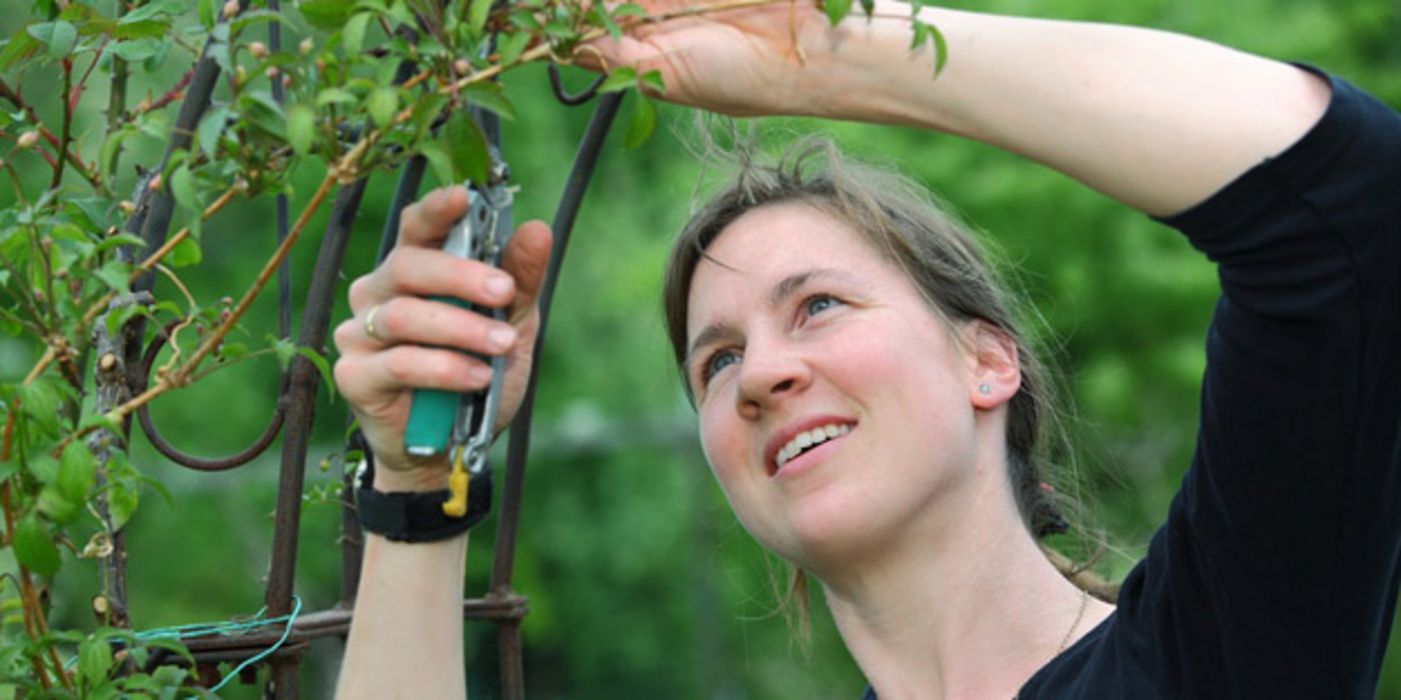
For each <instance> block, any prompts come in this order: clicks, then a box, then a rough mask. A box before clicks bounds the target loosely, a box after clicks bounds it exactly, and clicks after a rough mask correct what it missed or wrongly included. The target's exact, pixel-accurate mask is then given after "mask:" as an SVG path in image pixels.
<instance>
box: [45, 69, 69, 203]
mask: <svg viewBox="0 0 1401 700" xmlns="http://www.w3.org/2000/svg"><path fill="white" fill-rule="evenodd" d="M60 63H61V64H62V65H63V91H62V92H60V93H59V94H60V95H61V96H62V97H61V98H60V99H62V100H63V121H62V125H61V126H60V127H59V134H60V136H59V140H58V152H59V153H60V154H67V153H68V139H69V134H68V130H69V129H70V128H71V127H72V124H73V109H72V108H71V107H70V105H72V104H73V101H72V100H70V99H68V93H69V91H71V90H72V89H73V59H71V58H64V59H63V60H62V61H61V62H60ZM63 164H64V159H63V158H62V157H60V158H59V159H58V165H55V166H54V177H53V180H52V181H51V182H50V183H49V189H51V190H56V189H58V187H59V185H62V184H63Z"/></svg>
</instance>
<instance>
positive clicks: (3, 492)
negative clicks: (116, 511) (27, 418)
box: [0, 401, 53, 690]
mask: <svg viewBox="0 0 1401 700" xmlns="http://www.w3.org/2000/svg"><path fill="white" fill-rule="evenodd" d="M17 410H19V402H18V401H16V402H15V406H14V409H13V410H12V411H11V412H10V420H9V421H7V422H6V425H5V436H6V437H7V438H8V437H9V434H10V424H11V423H13V420H14V411H17ZM5 442H6V445H5V446H6V448H7V449H6V453H7V454H6V457H8V456H9V455H8V452H9V450H8V447H9V440H6V441H5ZM0 508H3V509H4V512H5V532H6V534H8V535H9V536H10V537H11V538H13V537H14V532H15V514H14V508H13V507H12V506H11V505H10V481H9V480H8V479H6V480H5V481H4V482H3V483H0ZM32 587H33V584H32V582H31V581H30V580H29V569H28V568H27V567H25V566H24V565H23V564H20V565H19V601H20V608H21V610H23V612H24V632H25V634H27V635H29V640H30V641H31V642H33V643H34V644H35V645H38V643H39V633H38V625H37V624H36V623H35V622H34V617H35V615H36V612H35V610H34V609H33V606H31V605H30V600H31V596H30V592H31V589H32ZM37 614H38V615H39V616H42V615H43V611H39V612H38V613H37ZM29 663H30V665H31V666H33V667H34V675H35V677H37V678H38V679H39V685H41V686H43V688H44V690H49V689H51V688H53V681H51V680H49V674H48V671H47V669H45V668H44V662H43V660H42V659H41V658H39V657H38V656H30V657H29Z"/></svg>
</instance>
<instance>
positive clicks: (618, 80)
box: [598, 66, 637, 92]
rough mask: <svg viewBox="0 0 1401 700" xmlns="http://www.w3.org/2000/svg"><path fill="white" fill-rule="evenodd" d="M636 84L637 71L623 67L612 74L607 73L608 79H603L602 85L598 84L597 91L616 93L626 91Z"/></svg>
mask: <svg viewBox="0 0 1401 700" xmlns="http://www.w3.org/2000/svg"><path fill="white" fill-rule="evenodd" d="M636 84H637V71H635V70H633V69H631V68H628V67H627V66H623V67H620V68H615V69H614V70H613V72H612V73H609V74H608V77H607V78H604V79H603V82H602V83H599V85H598V91H599V92H618V91H621V90H626V89H628V88H630V87H632V86H633V85H636Z"/></svg>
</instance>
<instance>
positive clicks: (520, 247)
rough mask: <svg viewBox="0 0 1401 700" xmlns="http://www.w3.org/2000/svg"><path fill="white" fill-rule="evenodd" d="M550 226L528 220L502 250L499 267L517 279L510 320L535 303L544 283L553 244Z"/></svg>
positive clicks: (513, 319)
mask: <svg viewBox="0 0 1401 700" xmlns="http://www.w3.org/2000/svg"><path fill="white" fill-rule="evenodd" d="M553 238H554V236H553V234H551V233H550V227H549V226H546V225H545V222H543V221H527V222H525V223H524V224H521V226H520V228H517V229H516V232H515V234H514V235H512V236H511V240H510V242H509V243H507V244H506V250H504V251H502V253H501V269H502V270H505V271H506V272H507V273H509V274H510V275H511V277H514V278H515V280H516V299H515V303H514V304H512V308H511V320H512V321H515V320H516V319H517V318H519V317H520V314H521V313H522V312H527V311H529V310H530V309H531V308H533V307H534V306H535V302H536V301H537V300H538V298H539V296H540V288H541V286H543V285H544V282H545V270H546V268H548V267H549V264H550V246H551V244H552V243H553Z"/></svg>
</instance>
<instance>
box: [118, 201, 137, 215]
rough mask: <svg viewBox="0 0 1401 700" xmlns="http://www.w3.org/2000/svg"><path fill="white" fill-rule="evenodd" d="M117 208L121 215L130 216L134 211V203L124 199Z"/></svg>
mask: <svg viewBox="0 0 1401 700" xmlns="http://www.w3.org/2000/svg"><path fill="white" fill-rule="evenodd" d="M117 208H118V209H121V210H122V213H123V214H130V213H132V212H134V211H136V202H133V201H131V200H129V199H124V200H122V203H121V204H118V205H117Z"/></svg>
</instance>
